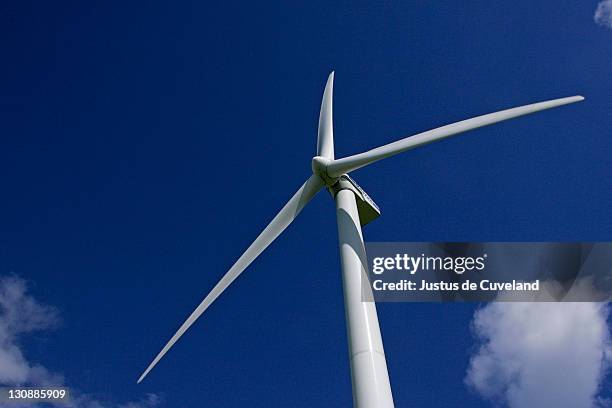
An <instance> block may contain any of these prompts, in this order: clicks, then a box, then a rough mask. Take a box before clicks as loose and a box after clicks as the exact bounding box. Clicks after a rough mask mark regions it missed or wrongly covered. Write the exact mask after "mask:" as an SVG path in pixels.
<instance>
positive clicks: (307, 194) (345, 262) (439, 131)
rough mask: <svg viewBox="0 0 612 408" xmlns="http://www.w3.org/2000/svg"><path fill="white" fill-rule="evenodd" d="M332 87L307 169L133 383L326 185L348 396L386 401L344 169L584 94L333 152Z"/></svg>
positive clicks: (367, 212)
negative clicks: (340, 154)
mask: <svg viewBox="0 0 612 408" xmlns="http://www.w3.org/2000/svg"><path fill="white" fill-rule="evenodd" d="M333 87H334V73H333V72H332V73H331V74H330V75H329V78H328V79H327V84H326V86H325V91H324V92H323V101H322V103H321V112H320V114H319V129H318V139H317V155H316V156H315V157H313V159H312V173H313V174H312V175H311V176H310V178H308V180H306V182H305V183H304V184H303V185H302V186H301V187H300V188H299V190H298V191H297V192H296V193H295V194H294V195H293V197H291V199H290V200H289V201H288V202H287V203H286V204H285V206H284V207H283V208H282V209H281V210H280V212H279V213H278V214H277V215H276V216H275V217H274V219H272V221H271V222H270V223H269V224H268V226H267V227H266V228H265V229H264V230H263V231H262V232H261V234H260V235H259V236H258V237H257V238H256V239H255V241H253V243H252V244H251V246H249V247H248V248H247V250H246V251H245V252H244V253H243V254H242V255H241V256H240V258H238V260H237V261H236V263H234V265H233V266H232V267H231V268H230V269H229V271H227V273H226V274H225V275H224V276H223V277H222V278H221V280H220V281H219V282H218V283H217V285H216V286H215V287H214V288H213V289H212V290H211V291H210V293H209V294H208V295H207V296H206V297H205V298H204V300H203V301H202V302H201V303H200V304H199V306H198V307H197V308H196V309H195V310H194V311H193V312H192V313H191V315H190V316H189V317H188V318H187V320H186V321H185V322H184V323H183V324H182V325H181V327H180V328H179V329H178V331H177V332H176V333H175V334H174V336H172V338H171V339H170V340H169V341H168V343H167V344H166V345H165V346H164V347H163V349H162V350H161V351H160V352H159V354H158V355H157V356H156V357H155V359H154V360H153V361H152V362H151V364H150V365H149V366H148V367H147V369H146V370H145V371H144V372H143V373H142V375H141V376H140V378H139V379H138V382H139V383H140V382H141V381H142V380H143V379H144V378H145V377H146V375H147V374H148V373H149V372H150V371H151V369H153V367H155V365H156V364H157V363H158V362H159V360H160V359H161V358H162V357H163V356H164V355H165V354H166V353H167V352H168V350H169V349H170V348H171V347H172V346H173V345H174V343H176V342H177V341H178V339H179V338H180V337H181V336H182V335H183V334H184V333H185V332H186V331H187V329H189V327H190V326H191V325H192V324H193V323H194V322H195V321H196V320H197V319H198V317H200V315H202V313H204V311H205V310H206V309H208V307H209V306H210V305H211V304H212V303H213V302H214V301H215V300H216V299H217V297H219V295H220V294H221V293H223V291H224V290H225V289H226V288H227V287H228V286H229V285H230V284H231V283H232V282H233V281H234V280H235V279H236V278H237V277H238V276H239V275H240V274H241V273H242V272H243V271H244V270H245V269H246V267H247V266H249V265H250V264H251V262H253V260H254V259H255V258H257V257H258V256H259V255H260V254H261V253H262V252H263V250H264V249H266V248H267V247H268V245H270V244H271V243H272V241H274V240H275V239H276V238H277V237H278V236H279V235H280V234H281V233H282V232H283V231H284V230H285V228H287V227H288V226H289V224H291V222H292V221H293V220H294V219H295V218H296V217H297V216H298V214H299V213H300V211H302V209H303V208H304V207H305V206H306V204H308V202H309V201H310V200H311V199H312V198H313V197H314V196H315V195H316V194H317V193H318V192H319V191H320V190H321V189H322V188H323V187H326V188H327V189H328V190H329V191H330V193H331V194H332V196H333V198H334V200H335V202H336V216H337V223H338V238H339V243H340V259H341V266H342V283H343V288H344V306H345V314H346V326H347V333H348V342H349V356H350V367H351V380H352V386H353V403H354V406H355V407H359V408H374V407H376V408H379V407H382V408H387V407H393V396H392V394H391V385H390V383H389V375H388V372H387V363H386V360H385V351H384V348H383V342H382V338H381V335H380V328H379V325H378V316H377V314H376V304H375V303H374V302H365V301H362V291H370V290H371V288H370V285H369V283H368V275H367V268H368V266H367V261H366V253H365V248H364V244H363V235H362V232H361V227H362V226H363V225H365V224H367V223H368V222H370V221H372V220H373V219H375V218H376V217H378V216H379V215H380V211H379V210H378V207H377V206H376V204H375V203H374V202H373V201H372V200H371V199H370V197H369V196H368V195H367V194H366V192H365V191H364V190H363V189H362V188H361V187H359V185H358V184H357V183H356V182H355V181H354V180H353V179H352V178H351V177H349V176H348V173H350V172H351V171H353V170H356V169H359V168H361V167H364V166H367V165H369V164H371V163H374V162H376V161H378V160H382V159H384V158H387V157H391V156H394V155H396V154H398V153H402V152H404V151H406V150H410V149H414V148H415V147H419V146H422V145H425V144H427V143H431V142H435V141H438V140H441V139H444V138H446V137H449V136H453V135H456V134H459V133H462V132H466V131H468V130H472V129H476V128H479V127H483V126H487V125H491V124H494V123H497V122H501V121H504V120H508V119H513V118H516V117H519V116H523V115H527V114H530V113H534V112H538V111H541V110H545V109H550V108H556V107H558V106H562V105H567V104H570V103H574V102H579V101H582V100H584V98H583V97H582V96H572V97H568V98H561V99H554V100H550V101H545V102H539V103H534V104H531V105H525V106H520V107H517V108H512V109H506V110H502V111H499V112H495V113H489V114H487V115H482V116H477V117H475V118H471V119H467V120H463V121H461V122H456V123H452V124H450V125H446V126H442V127H439V128H436V129H433V130H429V131H426V132H423V133H419V134H416V135H413V136H410V137H406V138H404V139H401V140H398V141H396V142H393V143H389V144H387V145H384V146H380V147H377V148H375V149H372V150H368V151H367V152H364V153H360V154H356V155H353V156H348V157H344V158H341V159H336V158H335V157H334V131H333V115H332V100H333Z"/></svg>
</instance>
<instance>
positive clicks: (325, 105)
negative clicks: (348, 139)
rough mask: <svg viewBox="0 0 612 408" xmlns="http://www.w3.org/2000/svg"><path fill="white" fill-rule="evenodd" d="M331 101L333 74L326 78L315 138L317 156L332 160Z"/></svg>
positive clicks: (332, 127)
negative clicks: (317, 131)
mask: <svg viewBox="0 0 612 408" xmlns="http://www.w3.org/2000/svg"><path fill="white" fill-rule="evenodd" d="M333 99H334V72H333V71H332V73H331V74H329V78H327V84H326V85H325V91H324V92H323V100H322V101H321V112H320V113H319V134H318V138H317V156H322V157H326V158H328V159H333V158H334V121H333V109H332V105H333Z"/></svg>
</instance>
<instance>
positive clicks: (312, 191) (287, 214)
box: [138, 175, 323, 383]
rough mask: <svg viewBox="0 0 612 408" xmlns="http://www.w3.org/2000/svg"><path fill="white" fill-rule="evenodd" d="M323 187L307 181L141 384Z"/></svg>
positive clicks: (315, 180)
mask: <svg viewBox="0 0 612 408" xmlns="http://www.w3.org/2000/svg"><path fill="white" fill-rule="evenodd" d="M321 187H323V181H322V180H321V179H320V178H319V177H318V176H315V175H312V176H310V178H309V179H308V180H306V182H305V183H304V184H303V185H302V187H300V189H299V190H298V191H297V192H296V193H295V195H294V196H293V197H291V199H290V200H289V201H288V202H287V204H285V206H284V207H283V208H282V209H281V210H280V212H279V213H278V214H277V215H276V217H274V219H273V220H272V221H271V222H270V224H268V226H267V227H266V228H265V229H264V230H263V231H262V232H261V234H259V236H258V237H257V239H255V241H253V243H252V244H251V246H249V247H248V249H247V250H246V251H245V252H244V253H243V254H242V256H241V257H240V258H238V260H237V261H236V263H235V264H234V265H233V266H232V267H231V268H230V270H229V271H227V273H226V274H225V275H224V276H223V277H222V278H221V280H220V281H219V283H217V285H216V286H215V287H214V288H213V289H212V290H211V291H210V293H209V294H208V295H206V297H205V298H204V300H203V301H202V303H200V305H199V306H198V307H197V308H196V309H195V310H194V311H193V313H191V315H190V316H189V317H188V318H187V320H186V321H185V322H184V323H183V325H182V326H181V327H180V328H179V329H178V331H177V332H176V333H175V334H174V336H172V338H171V339H170V341H168V343H166V345H165V346H164V348H163V349H162V350H161V351H160V352H159V354H158V355H157V356H156V357H155V359H154V360H153V362H151V364H149V366H148V367H147V369H146V370H145V371H144V372H143V373H142V375H141V376H140V378H139V379H138V383H140V382H141V381H142V380H143V379H144V378H145V377H146V375H147V374H148V373H149V372H150V371H151V370H152V369H153V367H155V365H156V364H157V363H158V362H159V360H161V358H162V357H163V356H164V354H166V352H167V351H168V350H169V349H170V348H171V347H172V346H173V345H174V343H176V342H177V341H178V339H179V338H180V337H181V336H182V335H183V334H184V333H185V332H186V331H187V329H189V327H190V326H191V325H192V324H193V323H194V322H195V321H196V320H197V319H198V317H200V316H201V315H202V313H204V311H205V310H206V309H207V308H208V307H209V306H210V305H211V304H212V303H213V302H214V301H215V299H217V297H219V295H220V294H221V293H223V291H224V290H225V289H226V288H227V287H228V286H229V285H230V284H231V283H232V282H233V281H234V279H236V278H237V277H238V276H239V275H240V274H241V273H242V271H244V269H245V268H246V267H247V266H249V265H250V264H251V262H253V260H254V259H255V258H257V256H259V254H261V253H262V252H263V250H264V249H266V248H267V247H268V245H270V244H271V243H272V241H274V240H275V239H276V238H277V237H278V236H279V235H280V234H281V233H282V232H283V231H284V230H285V228H287V226H289V224H291V222H292V221H293V220H294V219H295V218H296V217H297V215H298V214H299V213H300V211H301V210H302V209H303V208H304V207H305V206H306V204H308V202H309V201H310V200H311V199H312V198H313V197H314V196H315V195H316V194H317V192H318V191H319V190H321Z"/></svg>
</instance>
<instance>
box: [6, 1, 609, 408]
mask: <svg viewBox="0 0 612 408" xmlns="http://www.w3.org/2000/svg"><path fill="white" fill-rule="evenodd" d="M0 7H1V8H2V12H1V13H0V15H1V16H2V17H1V19H2V23H1V24H0V30H1V31H2V35H0V44H1V49H2V53H3V58H2V60H3V63H2V64H0V75H1V78H2V80H1V81H0V84H1V87H2V90H1V92H0V104H1V107H2V108H1V109H0V119H1V123H2V125H1V126H2V128H1V129H2V131H1V135H2V136H1V143H2V144H1V148H0V180H1V181H2V191H3V195H2V200H0V275H3V276H8V275H11V274H14V275H17V276H18V277H19V279H23V280H25V281H27V282H28V285H29V288H30V289H29V292H28V293H30V296H32V298H34V299H37V301H39V302H41V303H42V304H47V305H52V306H54V307H55V308H56V309H57V312H58V315H59V316H61V317H60V318H59V321H58V323H57V324H56V325H54V327H53V328H51V327H44V329H45V330H43V331H36V332H31V333H29V332H28V333H26V334H28V335H27V336H25V335H20V337H19V345H20V348H21V351H22V352H23V354H24V356H26V358H27V360H28V361H30V362H36V363H37V364H40V365H42V366H44V367H46V368H47V369H48V370H49V371H51V372H54V373H61V374H62V375H63V376H64V378H65V381H66V383H67V384H68V385H70V386H71V387H74V388H75V389H78V390H80V391H81V392H83V393H87V394H93V395H94V397H95V398H98V399H100V400H104V401H107V403H108V404H121V403H125V402H126V401H140V400H142V398H145V396H146V395H147V394H148V393H154V394H155V395H159V396H160V398H161V399H162V400H163V401H165V402H162V404H165V406H185V407H189V406H216V407H224V406H227V407H233V406H262V407H263V406H293V407H299V406H303V407H312V406H347V405H349V404H350V402H351V392H350V379H349V368H348V359H347V349H346V334H345V327H344V311H343V306H342V292H341V281H340V273H339V259H338V254H337V235H336V226H335V213H334V210H333V208H334V207H333V202H332V200H331V199H330V198H329V197H328V196H326V195H325V194H321V195H320V196H318V197H317V198H316V199H315V200H314V201H313V202H312V203H311V205H310V206H309V207H308V208H307V209H306V210H304V212H303V213H302V215H301V216H300V218H299V219H298V220H297V221H296V222H295V223H294V225H292V226H291V227H290V228H289V229H288V230H287V231H286V233H285V234H283V236H282V237H281V239H279V240H278V241H277V242H275V243H274V244H273V245H272V246H271V247H270V248H269V249H268V250H267V251H266V252H265V253H264V255H263V256H261V258H260V259H258V260H256V261H255V262H254V264H253V265H252V266H251V267H250V268H249V269H248V270H247V271H246V272H245V273H244V275H243V276H242V277H241V278H240V279H239V280H237V281H236V283H235V284H234V285H233V286H232V288H231V289H230V290H228V291H227V293H225V294H224V295H223V297H222V298H220V299H219V301H218V302H217V303H216V304H215V305H214V306H213V307H212V308H211V309H210V310H209V311H208V312H207V313H206V314H205V315H204V316H203V318H202V319H200V321H198V323H197V324H195V325H194V327H193V328H192V329H191V330H190V332H189V333H188V335H187V336H185V337H184V338H183V339H182V340H181V341H180V342H179V343H178V344H177V345H176V346H175V348H173V349H172V351H171V352H170V353H169V354H168V355H167V356H166V358H164V360H163V361H162V362H161V363H160V364H159V365H158V366H157V367H156V368H155V370H154V371H153V372H152V373H151V374H150V376H149V377H148V378H147V379H146V381H145V382H143V383H142V384H140V385H136V379H137V378H138V376H139V374H140V373H141V372H142V370H143V369H144V368H145V367H146V365H147V364H148V363H149V362H150V360H151V359H152V358H153V357H154V355H155V354H156V353H157V352H158V351H159V349H160V347H161V346H162V345H163V344H164V343H165V341H166V340H167V339H168V338H169V336H171V335H172V333H174V331H175V329H176V328H177V326H178V325H179V324H180V323H181V322H182V321H183V320H184V318H185V317H186V316H187V315H188V314H189V313H190V312H191V310H192V309H193V308H194V307H195V306H196V305H197V304H198V303H199V301H200V300H201V299H202V297H203V296H204V295H205V294H206V293H207V292H208V290H209V289H210V288H212V286H213V285H214V283H215V282H216V281H217V280H218V279H219V278H220V277H221V276H222V274H223V273H224V272H225V271H226V270H227V268H228V267H229V266H230V265H231V264H232V263H233V261H234V260H235V259H236V258H237V257H238V256H239V255H240V254H241V252H242V250H244V249H245V248H246V246H247V245H248V244H249V243H250V242H251V240H252V239H254V238H255V237H256V236H257V234H258V233H259V231H260V230H261V229H262V228H263V227H264V226H265V224H266V223H267V222H268V221H269V220H270V219H271V217H272V216H273V215H274V214H275V213H276V211H277V210H278V209H279V208H280V207H281V206H282V205H283V204H284V202H285V201H286V200H287V199H288V198H289V197H290V196H291V194H293V192H294V191H295V190H296V189H297V188H298V187H299V185H300V184H301V183H302V182H303V180H304V179H305V178H306V177H307V176H308V175H309V173H310V159H311V157H312V156H313V155H314V152H315V147H316V127H317V117H318V110H319V104H320V99H321V95H322V92H323V86H324V83H325V80H326V78H327V75H328V74H329V72H330V71H331V70H332V69H333V70H335V71H336V81H335V94H334V121H335V122H334V126H335V141H336V156H338V157H340V156H343V155H348V154H352V153H357V152H360V151H362V150H365V149H368V148H371V147H375V146H378V145H381V144H383V143H386V142H390V141H393V140H396V139H399V138H401V137H405V136H408V135H410V134H412V133H416V132H418V131H422V130H427V129H429V128H432V127H436V126H438V125H442V124H446V123H450V122H453V121H457V120H461V119H464V118H468V117H471V116H475V115H478V114H483V113H488V112H491V111H495V110H499V109H503V108H507V107H512V106H516V105H521V104H525V103H530V102H536V101H539V100H545V99H552V98H557V97H563V96H569V95H573V94H582V95H584V96H586V97H587V100H586V101H585V102H583V103H581V104H576V105H572V106H568V107H563V108H559V109H556V110H554V111H549V112H544V113H541V114H537V115H534V116H529V117H526V118H520V119H517V120H514V121H511V122H507V123H502V124H499V125H496V126H494V127H490V128H486V129H481V130H477V131H474V132H472V133H469V134H465V135H462V136H460V137H456V138H452V139H449V140H446V141H443V142H440V143H436V144H433V145H429V146H426V147H423V148H421V149H418V150H415V151H411V152H409V153H406V154H403V155H400V156H397V157H395V158H392V159H389V160H386V161H383V162H380V163H378V164H376V165H373V166H371V167H368V168H367V169H362V170H359V171H356V172H355V173H354V176H355V178H356V179H357V180H358V181H359V183H360V184H361V185H362V186H363V187H364V188H365V189H366V190H367V191H368V193H369V194H370V195H371V196H372V197H373V199H374V200H375V201H376V202H377V203H378V204H379V206H380V207H381V210H382V212H383V216H382V217H381V218H380V219H378V220H377V221H376V222H375V223H373V224H371V225H368V226H367V227H366V228H365V229H364V235H365V237H366V240H369V241H513V240H522V241H530V240H533V241H581V240H582V241H597V240H599V241H605V240H608V241H609V240H610V237H611V236H610V231H612V212H611V211H610V202H612V184H611V183H610V172H611V170H612V164H611V160H610V158H611V157H612V137H611V136H612V135H611V134H610V130H609V129H611V128H612V115H610V112H611V111H612V98H611V97H610V95H612V81H610V73H611V72H612V30H610V29H609V28H608V27H606V26H605V25H606V21H607V20H605V18H603V17H602V18H600V19H599V21H600V24H596V22H595V21H594V14H595V10H596V8H597V2H596V1H594V2H589V1H587V2H575V1H563V0H562V1H515V2H491V1H488V2H485V1H482V2H469V3H466V2H385V3H381V4H376V5H373V4H370V3H369V2H338V3H336V4H334V5H331V4H328V2H318V1H310V2H301V3H295V2H291V3H287V2H272V3H261V2H257V3H251V2H244V3H240V2H238V3H234V2H226V3H225V4H223V5H220V4H216V5H214V4H204V3H201V2H193V3H189V2H182V3H177V2H174V3H160V2H150V3H148V4H139V5H135V4H128V3H125V2H112V1H107V2H102V3H97V4H94V3H88V4H86V3H84V2H64V3H62V4H57V3H51V2H47V3H45V2H42V3H38V4H35V3H33V2H21V1H20V2H5V3H3V5H2V6H0ZM610 7H612V6H610ZM477 307H478V305H459V304H431V305H426V304H410V303H405V304H402V303H393V304H381V305H379V316H380V321H381V325H382V334H383V339H384V341H385V347H386V352H387V358H388V365H389V369H390V376H391V381H392V386H393V391H394V397H395V400H396V404H397V406H409V405H413V406H431V407H451V406H453V407H454V406H457V405H459V404H460V405H462V406H474V407H480V406H490V405H491V403H490V402H489V401H486V400H485V399H483V398H481V396H480V395H479V394H478V393H477V392H475V391H474V390H471V389H470V388H469V387H467V386H466V385H465V384H464V378H465V375H466V370H467V367H468V364H469V359H470V356H471V355H472V354H473V353H474V350H475V348H476V347H477V342H476V341H475V339H474V336H473V333H472V331H471V330H470V322H471V321H472V319H473V315H474V311H475V310H476V309H477ZM42 328H43V327H41V329H42ZM602 384H603V385H602V387H603V388H604V389H605V388H607V389H608V391H609V389H610V388H612V387H610V385H612V384H611V383H610V381H609V380H608V381H607V382H604V383H602ZM605 395H607V396H608V397H610V393H609V392H608V393H607V394H606V393H605V391H604V396H605ZM92 398H93V397H92Z"/></svg>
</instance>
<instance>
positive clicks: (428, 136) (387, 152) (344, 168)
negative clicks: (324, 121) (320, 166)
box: [327, 96, 584, 177]
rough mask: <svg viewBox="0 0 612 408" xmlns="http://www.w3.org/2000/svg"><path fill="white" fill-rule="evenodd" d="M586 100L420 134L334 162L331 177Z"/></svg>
mask: <svg viewBox="0 0 612 408" xmlns="http://www.w3.org/2000/svg"><path fill="white" fill-rule="evenodd" d="M582 100H584V98H583V97H582V96H571V97H568V98H561V99H554V100H550V101H545V102H539V103H534V104H531V105H525V106H519V107H517V108H512V109H506V110H502V111H499V112H495V113H489V114H487V115H482V116H477V117H475V118H471V119H467V120H463V121H461V122H456V123H452V124H450V125H446V126H442V127H439V128H436V129H433V130H428V131H427V132H423V133H419V134H416V135H414V136H410V137H407V138H405V139H401V140H398V141H397V142H393V143H389V144H387V145H384V146H381V147H377V148H375V149H372V150H368V151H367V152H364V153H360V154H356V155H354V156H349V157H345V158H342V159H338V160H334V161H332V162H331V163H329V164H328V165H327V174H328V175H329V176H330V177H340V176H341V175H342V174H344V173H348V172H351V171H353V170H357V169H359V168H361V167H363V166H367V165H368V164H370V163H374V162H376V161H378V160H381V159H384V158H387V157H390V156H394V155H396V154H398V153H401V152H404V151H406V150H410V149H414V148H415V147H419V146H422V145H424V144H427V143H431V142H435V141H438V140H441V139H444V138H446V137H449V136H453V135H456V134H459V133H463V132H467V131H468V130H472V129H477V128H479V127H483V126H488V125H492V124H493V123H497V122H501V121H504V120H508V119H513V118H517V117H519V116H523V115H527V114H530V113H534V112H538V111H541V110H545V109H550V108H556V107H558V106H562V105H567V104H570V103H574V102H579V101H582Z"/></svg>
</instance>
